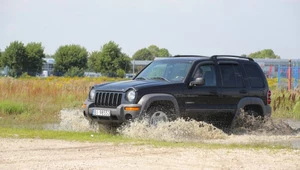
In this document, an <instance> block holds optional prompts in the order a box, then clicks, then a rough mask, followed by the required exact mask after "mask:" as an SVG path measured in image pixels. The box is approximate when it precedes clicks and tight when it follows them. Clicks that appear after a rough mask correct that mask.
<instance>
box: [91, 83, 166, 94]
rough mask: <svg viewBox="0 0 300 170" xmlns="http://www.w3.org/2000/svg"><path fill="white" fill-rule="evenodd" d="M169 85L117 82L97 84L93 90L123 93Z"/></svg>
mask: <svg viewBox="0 0 300 170" xmlns="http://www.w3.org/2000/svg"><path fill="white" fill-rule="evenodd" d="M166 84H169V82H167V81H160V80H128V81H119V82H112V83H106V84H99V85H95V86H94V89H95V90H103V91H122V92H125V91H127V90H128V89H130V88H133V89H136V90H138V89H140V88H146V87H148V86H151V87H153V86H160V85H166Z"/></svg>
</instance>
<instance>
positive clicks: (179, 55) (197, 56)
mask: <svg viewBox="0 0 300 170" xmlns="http://www.w3.org/2000/svg"><path fill="white" fill-rule="evenodd" d="M173 57H207V56H201V55H174V56H173Z"/></svg>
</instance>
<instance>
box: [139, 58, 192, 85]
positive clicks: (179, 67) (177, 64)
mask: <svg viewBox="0 0 300 170" xmlns="http://www.w3.org/2000/svg"><path fill="white" fill-rule="evenodd" d="M191 65H192V62H191V61H182V60H156V61H153V62H152V63H151V64H150V65H149V66H148V67H147V68H145V69H144V70H143V71H142V72H141V73H140V74H139V75H138V76H137V77H136V78H135V80H148V79H156V80H163V81H170V82H182V81H183V80H184V79H185V77H186V75H187V73H188V72H189V70H190V68H191Z"/></svg>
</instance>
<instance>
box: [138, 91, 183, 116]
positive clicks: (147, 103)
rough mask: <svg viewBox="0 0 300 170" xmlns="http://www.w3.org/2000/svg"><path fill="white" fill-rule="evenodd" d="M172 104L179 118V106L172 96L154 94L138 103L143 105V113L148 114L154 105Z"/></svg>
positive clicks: (147, 95)
mask: <svg viewBox="0 0 300 170" xmlns="http://www.w3.org/2000/svg"><path fill="white" fill-rule="evenodd" d="M165 102H171V103H172V104H173V106H174V110H175V113H176V115H177V117H179V116H180V111H179V106H178V103H177V100H176V98H175V97H174V96H172V95H170V94H162V93H154V94H146V95H144V96H143V97H142V98H141V99H140V100H139V102H138V104H140V105H141V113H143V112H146V111H147V109H148V108H149V107H151V106H152V105H153V104H156V103H161V104H164V103H165Z"/></svg>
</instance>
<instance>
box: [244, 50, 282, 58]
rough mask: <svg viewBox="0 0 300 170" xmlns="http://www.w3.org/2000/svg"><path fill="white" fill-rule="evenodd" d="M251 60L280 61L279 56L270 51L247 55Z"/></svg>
mask: <svg viewBox="0 0 300 170" xmlns="http://www.w3.org/2000/svg"><path fill="white" fill-rule="evenodd" d="M249 57H251V58H273V59H280V56H279V55H276V54H275V53H274V51H273V50H272V49H264V50H261V51H257V52H254V53H251V54H249Z"/></svg>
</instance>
